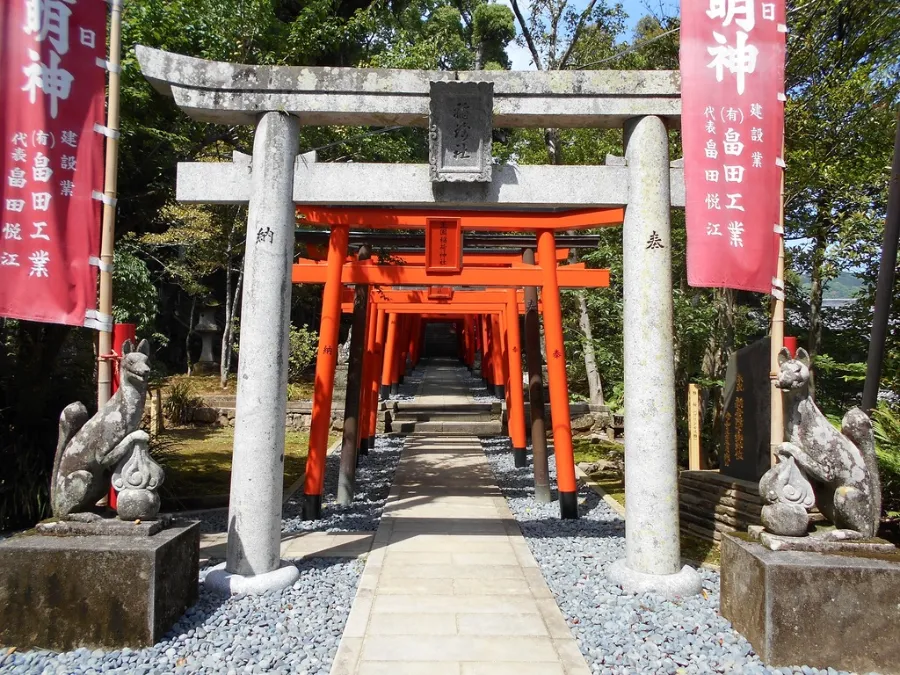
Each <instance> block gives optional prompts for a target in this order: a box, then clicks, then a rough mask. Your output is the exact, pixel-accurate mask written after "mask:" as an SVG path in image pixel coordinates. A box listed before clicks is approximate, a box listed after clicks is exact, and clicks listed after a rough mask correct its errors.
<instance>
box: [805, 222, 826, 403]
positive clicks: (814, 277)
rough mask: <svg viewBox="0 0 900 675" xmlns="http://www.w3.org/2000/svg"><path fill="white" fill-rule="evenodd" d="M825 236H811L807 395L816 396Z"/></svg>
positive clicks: (819, 234) (820, 344) (817, 234)
mask: <svg viewBox="0 0 900 675" xmlns="http://www.w3.org/2000/svg"><path fill="white" fill-rule="evenodd" d="M826 245H827V244H826V242H825V238H824V237H823V236H822V234H821V232H817V233H816V235H815V236H814V237H813V252H812V263H811V269H810V289H809V345H808V351H809V358H810V361H811V362H812V363H813V367H811V368H810V369H809V395H810V396H812V397H813V399H815V396H816V371H815V367H814V365H815V358H816V355H817V354H818V353H819V351H820V350H821V348H822V295H823V293H824V290H825V279H824V278H823V274H822V272H823V267H824V266H825V247H826Z"/></svg>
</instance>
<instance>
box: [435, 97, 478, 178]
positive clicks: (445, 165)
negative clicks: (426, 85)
mask: <svg viewBox="0 0 900 675" xmlns="http://www.w3.org/2000/svg"><path fill="white" fill-rule="evenodd" d="M493 99H494V84H493V83H492V82H455V81H450V82H432V83H431V118H430V120H429V131H430V133H429V135H428V145H429V157H428V162H429V165H430V168H431V172H430V173H431V181H432V182H451V183H454V182H469V183H471V182H481V183H489V182H490V181H491V127H492V125H491V122H492V119H491V117H492V113H493Z"/></svg>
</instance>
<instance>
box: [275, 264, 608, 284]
mask: <svg viewBox="0 0 900 675" xmlns="http://www.w3.org/2000/svg"><path fill="white" fill-rule="evenodd" d="M327 271H328V265H327V263H320V262H315V261H311V260H300V261H298V262H297V263H295V264H294V268H293V272H292V275H291V279H292V281H293V282H294V283H295V284H322V283H325V279H326V276H327ZM556 276H557V279H558V284H559V288H606V287H608V286H609V270H592V269H585V268H584V267H583V266H582V265H580V264H579V265H566V266H565V267H560V268H559V269H558V270H557V275H556ZM543 278H544V277H543V271H542V268H541V267H539V266H537V265H534V266H531V265H523V266H522V267H512V268H509V269H494V268H490V267H488V268H463V269H462V270H461V271H460V272H456V273H451V274H429V273H427V272H426V271H425V268H424V267H413V266H407V265H374V264H371V263H359V262H354V263H344V265H343V267H342V269H341V283H342V284H368V285H370V286H430V285H440V286H476V287H477V286H491V287H495V288H517V287H522V286H541V285H542V283H543Z"/></svg>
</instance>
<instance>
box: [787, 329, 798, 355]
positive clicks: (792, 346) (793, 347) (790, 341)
mask: <svg viewBox="0 0 900 675" xmlns="http://www.w3.org/2000/svg"><path fill="white" fill-rule="evenodd" d="M784 346H785V347H787V350H788V351H789V352H790V353H791V358H794V356H796V355H797V338H795V337H789V336H787V335H785V336H784Z"/></svg>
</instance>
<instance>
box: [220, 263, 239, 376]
mask: <svg viewBox="0 0 900 675" xmlns="http://www.w3.org/2000/svg"><path fill="white" fill-rule="evenodd" d="M243 285H244V266H243V265H241V269H240V271H239V272H238V278H237V283H236V284H235V285H234V299H233V300H232V302H231V319H230V321H229V322H228V326H227V330H228V342H227V349H226V352H225V354H226V355H225V357H224V358H223V359H222V360H223V361H225V378H226V379H225V380H223V381H222V387H223V388H224V387H225V386H226V385H227V383H228V380H227V378H228V374H229V373H230V372H231V361H232V357H234V324H235V322H236V321H237V318H238V315H239V314H240V310H241V287H242V286H243Z"/></svg>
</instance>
